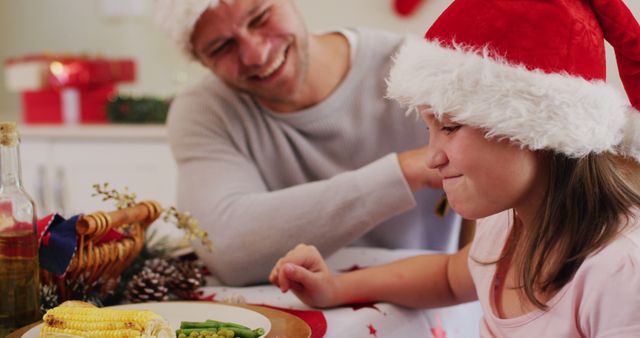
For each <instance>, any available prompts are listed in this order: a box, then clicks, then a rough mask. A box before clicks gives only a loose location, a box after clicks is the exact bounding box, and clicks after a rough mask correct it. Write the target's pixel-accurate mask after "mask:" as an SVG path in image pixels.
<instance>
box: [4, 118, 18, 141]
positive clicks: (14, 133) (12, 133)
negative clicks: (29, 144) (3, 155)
mask: <svg viewBox="0 0 640 338" xmlns="http://www.w3.org/2000/svg"><path fill="white" fill-rule="evenodd" d="M17 143H18V129H17V128H16V123H15V122H0V145H3V146H6V147H11V146H15V145H16V144H17Z"/></svg>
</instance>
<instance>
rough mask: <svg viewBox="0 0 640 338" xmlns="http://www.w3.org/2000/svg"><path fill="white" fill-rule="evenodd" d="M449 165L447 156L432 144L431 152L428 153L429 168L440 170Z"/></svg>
mask: <svg viewBox="0 0 640 338" xmlns="http://www.w3.org/2000/svg"><path fill="white" fill-rule="evenodd" d="M447 163H449V159H448V158H447V154H445V152H444V151H442V150H441V149H439V148H437V147H434V146H432V145H431V144H430V145H429V150H428V151H427V167H429V169H439V168H440V167H442V166H444V165H445V164H447Z"/></svg>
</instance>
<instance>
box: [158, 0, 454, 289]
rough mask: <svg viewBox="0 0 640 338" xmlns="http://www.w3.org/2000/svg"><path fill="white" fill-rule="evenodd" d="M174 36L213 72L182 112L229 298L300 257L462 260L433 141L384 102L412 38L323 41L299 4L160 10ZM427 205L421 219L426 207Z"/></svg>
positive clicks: (196, 188) (371, 35)
mask: <svg viewBox="0 0 640 338" xmlns="http://www.w3.org/2000/svg"><path fill="white" fill-rule="evenodd" d="M156 9H157V18H158V21H159V22H160V24H161V26H162V27H163V28H164V29H165V30H166V31H167V33H168V34H169V35H170V36H171V37H172V39H173V40H174V41H175V42H176V44H177V45H178V47H179V48H181V50H183V51H184V52H185V53H186V54H187V55H189V56H190V57H192V58H194V59H195V60H197V61H198V62H200V63H201V64H202V65H203V66H204V67H206V68H208V69H209V70H210V71H211V72H210V74H209V75H208V76H206V77H205V78H204V79H202V80H201V81H200V82H199V83H197V84H195V85H194V86H193V87H192V88H190V89H188V90H187V91H185V92H184V93H182V94H180V95H179V96H178V97H176V98H175V100H174V101H173V103H172V105H171V111H170V114H169V120H168V126H169V137H170V143H171V147H172V151H173V153H174V156H175V159H176V162H177V164H178V173H179V178H178V205H179V207H180V208H181V209H183V210H188V211H190V212H191V213H192V214H193V215H194V216H195V217H196V218H197V219H199V221H200V224H201V226H202V227H203V228H204V229H205V230H207V231H208V232H209V234H210V237H211V238H212V239H213V241H214V245H215V248H214V249H213V251H212V252H209V251H207V250H206V249H205V248H202V247H200V246H198V245H197V244H194V245H195V250H196V252H197V253H198V255H199V256H200V258H201V259H202V260H203V261H204V262H205V263H206V264H207V266H208V267H209V269H211V270H212V271H213V273H214V274H215V275H216V276H217V277H218V278H219V279H220V280H221V281H222V282H224V283H225V284H229V285H246V284H253V283H260V282H265V281H266V280H267V277H268V273H269V271H270V269H271V267H272V266H273V264H274V263H275V262H276V260H277V259H278V258H279V257H281V256H282V255H283V254H285V253H286V252H287V251H288V250H289V249H291V248H292V247H294V246H295V245H296V244H298V243H308V244H313V245H315V246H316V247H318V248H319V250H320V251H321V252H322V253H323V254H325V255H328V254H330V253H332V252H334V251H336V250H338V249H340V248H342V247H344V246H347V245H367V246H376V247H386V248H416V249H417V248H420V249H433V250H448V249H454V248H455V245H456V244H457V241H456V240H457V233H458V230H459V222H460V218H459V216H457V215H456V214H454V213H452V212H448V211H447V209H446V208H439V206H443V205H445V204H443V203H442V201H443V200H442V197H443V192H442V190H440V189H433V188H430V187H433V186H438V185H439V179H437V178H436V176H435V175H432V174H435V172H429V171H428V170H427V169H426V166H425V152H426V148H425V147H424V144H425V143H426V140H427V137H426V136H425V132H424V128H423V127H422V126H421V124H420V123H419V122H418V121H416V119H415V118H412V117H406V116H405V114H404V113H403V111H402V109H401V108H400V106H399V105H397V104H396V103H394V102H391V101H389V100H387V99H385V98H384V95H385V90H386V85H385V76H386V74H387V72H388V70H389V67H390V62H391V56H392V55H393V53H394V52H395V51H396V49H397V48H398V47H399V46H400V45H401V44H402V42H403V38H402V37H400V36H395V35H393V34H390V33H385V32H380V31H375V30H369V29H342V30H338V31H334V32H329V33H326V34H310V33H309V32H308V31H307V28H306V26H305V24H304V22H303V20H302V17H301V15H300V13H299V11H298V9H297V7H296V3H295V1H294V0H235V1H217V0H157V1H156ZM416 205H417V207H416Z"/></svg>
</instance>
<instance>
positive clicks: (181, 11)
mask: <svg viewBox="0 0 640 338" xmlns="http://www.w3.org/2000/svg"><path fill="white" fill-rule="evenodd" d="M220 1H225V2H228V1H229V0H154V3H153V8H154V22H155V23H156V25H157V26H158V27H160V28H161V29H162V30H163V31H165V32H166V33H167V34H168V35H169V38H170V39H171V40H172V41H173V42H174V43H175V44H176V45H178V47H179V48H180V50H181V51H182V52H183V53H185V54H186V55H188V56H192V51H193V46H191V33H192V32H193V29H194V27H195V24H196V22H198V19H199V18H200V16H201V15H202V13H203V12H204V11H205V10H206V9H207V8H210V7H216V6H218V5H219V4H220Z"/></svg>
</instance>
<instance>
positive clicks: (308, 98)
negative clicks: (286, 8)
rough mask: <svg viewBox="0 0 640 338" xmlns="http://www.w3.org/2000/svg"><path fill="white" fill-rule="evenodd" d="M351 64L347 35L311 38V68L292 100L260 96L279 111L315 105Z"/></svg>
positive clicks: (336, 34)
mask: <svg viewBox="0 0 640 338" xmlns="http://www.w3.org/2000/svg"><path fill="white" fill-rule="evenodd" d="M350 67H351V58H350V46H349V42H348V40H347V38H346V37H345V36H344V35H342V34H340V33H338V32H334V33H329V34H324V35H312V36H310V37H309V69H308V73H307V76H306V78H305V79H304V82H303V84H302V85H301V88H299V89H298V90H297V91H296V94H295V96H294V97H292V99H291V100H290V101H287V102H281V101H279V102H275V101H268V100H263V99H257V100H258V102H259V103H260V104H261V105H263V106H265V107H266V108H269V109H270V110H272V111H274V112H278V113H291V112H296V111H299V110H302V109H305V108H309V107H312V106H314V105H316V104H318V103H320V102H322V101H324V100H325V99H327V98H328V97H329V96H330V95H331V94H332V93H333V92H334V91H335V90H336V88H338V86H339V85H340V84H341V83H342V81H343V80H344V79H345V77H346V76H347V74H348V73H349V69H350Z"/></svg>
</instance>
